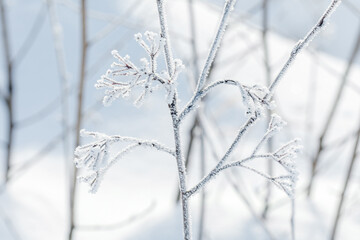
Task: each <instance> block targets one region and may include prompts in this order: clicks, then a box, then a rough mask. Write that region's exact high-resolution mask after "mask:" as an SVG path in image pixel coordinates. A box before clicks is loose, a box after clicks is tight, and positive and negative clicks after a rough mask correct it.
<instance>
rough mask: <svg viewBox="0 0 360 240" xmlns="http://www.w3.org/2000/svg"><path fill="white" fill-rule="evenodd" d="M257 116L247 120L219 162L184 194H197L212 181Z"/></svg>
mask: <svg viewBox="0 0 360 240" xmlns="http://www.w3.org/2000/svg"><path fill="white" fill-rule="evenodd" d="M256 119H257V116H252V117H250V118H249V119H248V121H247V122H246V123H245V124H244V126H243V127H241V128H240V131H239V133H238V134H237V136H236V137H235V139H234V141H233V143H232V144H231V146H230V148H229V149H228V150H227V151H226V153H225V155H224V156H223V157H222V158H221V160H220V161H219V162H218V163H217V165H216V166H215V167H214V168H213V169H212V170H211V171H210V172H209V173H208V174H207V175H206V176H205V177H204V178H203V179H202V180H201V181H200V182H199V183H198V184H196V185H195V186H194V187H192V188H191V189H190V190H188V191H187V192H186V194H187V195H188V196H189V197H190V196H192V195H193V194H195V193H196V192H198V191H199V190H200V189H201V188H202V187H204V186H205V185H206V184H207V183H208V182H209V181H210V180H212V179H214V177H215V176H216V175H217V174H218V173H219V171H220V169H221V167H222V166H223V163H224V162H225V161H226V160H227V159H228V158H229V157H230V155H231V153H232V152H233V151H234V149H235V148H236V146H237V145H238V144H239V141H240V139H241V138H242V136H243V135H244V134H245V132H246V131H247V130H248V128H249V127H250V126H251V125H253V124H254V122H255V120H256Z"/></svg>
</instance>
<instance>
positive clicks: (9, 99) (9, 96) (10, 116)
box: [0, 0, 14, 184]
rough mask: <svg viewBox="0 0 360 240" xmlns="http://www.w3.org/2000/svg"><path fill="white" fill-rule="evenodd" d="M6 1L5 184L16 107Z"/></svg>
mask: <svg viewBox="0 0 360 240" xmlns="http://www.w3.org/2000/svg"><path fill="white" fill-rule="evenodd" d="M6 12H7V11H6V10H5V3H4V0H0V15H1V27H2V42H3V44H4V45H3V48H4V55H5V66H6V74H7V80H6V84H7V86H6V90H7V93H6V110H7V126H6V127H7V148H6V153H5V154H6V155H5V184H6V182H7V181H8V178H9V172H10V161H11V159H12V151H13V141H14V139H13V137H14V134H13V132H14V109H13V107H14V106H13V97H14V96H13V81H14V79H13V63H12V61H11V53H10V42H9V35H8V28H7V27H8V23H7V17H6Z"/></svg>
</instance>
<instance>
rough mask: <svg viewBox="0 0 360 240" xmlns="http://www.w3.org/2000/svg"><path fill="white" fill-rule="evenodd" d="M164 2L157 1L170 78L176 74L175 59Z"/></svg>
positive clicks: (161, 0) (162, 0)
mask: <svg viewBox="0 0 360 240" xmlns="http://www.w3.org/2000/svg"><path fill="white" fill-rule="evenodd" d="M164 1H165V0H156V2H157V6H158V12H159V20H160V28H161V37H162V38H164V39H165V45H164V52H165V58H166V66H167V69H168V73H169V76H170V77H172V75H173V74H174V59H173V54H172V50H171V45H170V37H169V33H168V25H167V20H166V15H165V10H164Z"/></svg>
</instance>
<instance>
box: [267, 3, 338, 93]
mask: <svg viewBox="0 0 360 240" xmlns="http://www.w3.org/2000/svg"><path fill="white" fill-rule="evenodd" d="M340 3H341V0H332V2H331V4H330V6H329V7H328V8H327V9H326V11H325V13H324V14H323V15H322V16H321V17H320V19H319V20H318V22H317V23H316V24H315V26H314V27H313V28H312V29H311V30H310V31H309V32H308V33H307V34H306V36H305V37H304V38H303V39H301V40H300V41H298V42H297V44H296V45H295V47H294V48H293V50H292V51H291V54H290V57H289V59H288V60H287V61H286V63H285V65H284V66H283V68H282V69H281V70H280V72H279V74H278V75H277V77H276V78H275V80H274V81H273V82H272V83H271V85H270V87H269V91H270V93H269V94H268V95H267V96H266V98H268V99H270V98H271V97H272V94H273V93H274V90H275V88H276V86H277V85H278V84H279V82H280V80H281V79H282V78H283V77H284V75H285V73H286V72H287V70H288V69H289V67H290V65H291V64H292V63H293V62H294V61H295V59H296V57H297V56H298V54H299V53H300V52H301V51H302V50H303V49H304V48H305V47H307V46H308V45H309V43H310V42H311V41H312V40H313V39H314V38H315V37H316V36H317V34H318V33H320V31H321V30H322V29H324V28H325V27H326V26H327V24H328V23H329V20H330V17H331V15H332V14H333V13H334V12H335V10H336V8H337V7H338V6H339V4H340Z"/></svg>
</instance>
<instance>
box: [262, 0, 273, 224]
mask: <svg viewBox="0 0 360 240" xmlns="http://www.w3.org/2000/svg"><path fill="white" fill-rule="evenodd" d="M268 13H269V1H268V0H263V18H262V20H263V21H262V25H263V26H262V27H263V29H262V45H263V52H264V67H265V78H266V85H267V86H269V85H270V84H271V68H270V58H269V46H268V29H269V26H268V25H269V23H268V22H269V18H268ZM267 112H268V116H267V123H269V122H270V120H271V114H272V113H273V111H271V110H268V111H267ZM267 145H268V151H269V152H272V151H273V139H272V138H269V139H268V140H267ZM267 164H268V166H267V168H268V174H269V176H272V175H273V162H272V161H268V162H267ZM271 189H272V184H271V182H270V181H267V183H266V196H265V199H264V209H263V211H262V218H264V219H266V218H267V214H268V210H269V201H270V196H271Z"/></svg>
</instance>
